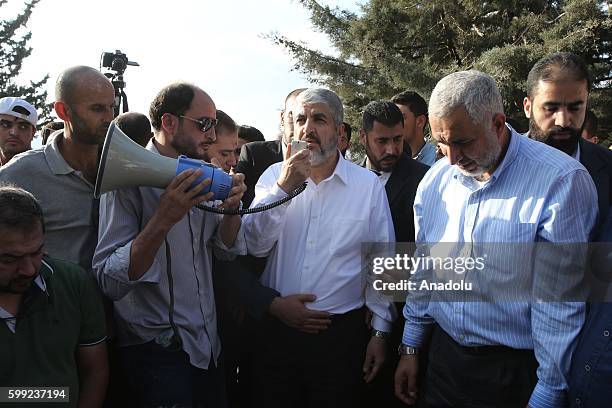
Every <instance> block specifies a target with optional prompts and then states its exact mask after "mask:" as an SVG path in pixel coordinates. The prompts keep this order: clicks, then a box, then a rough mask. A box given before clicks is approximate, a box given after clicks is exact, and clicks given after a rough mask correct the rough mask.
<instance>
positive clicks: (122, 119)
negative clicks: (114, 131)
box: [115, 112, 151, 146]
mask: <svg viewBox="0 0 612 408" xmlns="http://www.w3.org/2000/svg"><path fill="white" fill-rule="evenodd" d="M115 123H116V124H117V126H118V127H119V129H121V130H122V131H123V133H125V134H126V135H127V136H128V137H129V138H130V139H132V140H133V141H135V142H136V143H138V144H139V145H141V146H146V145H147V143H148V142H149V139H150V138H151V122H150V121H149V118H147V117H146V115H143V114H142V113H138V112H125V113H122V114H121V115H119V116H117V117H116V118H115Z"/></svg>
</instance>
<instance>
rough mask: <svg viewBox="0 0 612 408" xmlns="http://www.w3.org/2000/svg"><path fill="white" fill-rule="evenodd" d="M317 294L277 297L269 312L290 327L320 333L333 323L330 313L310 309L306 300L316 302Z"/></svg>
mask: <svg viewBox="0 0 612 408" xmlns="http://www.w3.org/2000/svg"><path fill="white" fill-rule="evenodd" d="M315 299H316V296H315V295H309V294H298V295H290V296H286V297H276V298H274V300H273V301H272V303H271V304H270V308H269V312H270V314H271V315H272V316H274V317H276V318H277V319H279V320H280V321H282V322H283V323H285V324H286V325H287V326H289V327H293V328H294V329H298V330H300V331H302V332H305V333H313V334H314V333H318V332H319V331H321V330H325V329H327V327H328V326H329V325H330V324H331V320H330V318H329V313H327V312H320V311H317V310H310V309H307V308H306V306H304V303H306V302H314V300H315Z"/></svg>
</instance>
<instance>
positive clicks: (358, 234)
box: [330, 217, 367, 255]
mask: <svg viewBox="0 0 612 408" xmlns="http://www.w3.org/2000/svg"><path fill="white" fill-rule="evenodd" d="M331 228H332V234H331V236H332V239H331V243H330V251H331V253H332V254H334V255H342V254H346V253H351V252H353V253H355V254H356V255H357V254H358V253H359V251H360V250H361V243H362V242H365V241H364V240H365V239H366V237H367V234H366V233H367V230H366V228H367V224H366V220H363V219H357V218H347V217H337V218H335V219H334V220H333V221H332V223H331Z"/></svg>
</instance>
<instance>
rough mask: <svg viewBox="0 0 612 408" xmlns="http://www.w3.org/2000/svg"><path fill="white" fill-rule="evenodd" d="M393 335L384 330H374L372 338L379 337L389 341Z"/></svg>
mask: <svg viewBox="0 0 612 408" xmlns="http://www.w3.org/2000/svg"><path fill="white" fill-rule="evenodd" d="M390 335H391V334H390V333H387V332H384V331H382V330H376V329H372V337H378V338H379V339H383V340H388V339H389V336H390Z"/></svg>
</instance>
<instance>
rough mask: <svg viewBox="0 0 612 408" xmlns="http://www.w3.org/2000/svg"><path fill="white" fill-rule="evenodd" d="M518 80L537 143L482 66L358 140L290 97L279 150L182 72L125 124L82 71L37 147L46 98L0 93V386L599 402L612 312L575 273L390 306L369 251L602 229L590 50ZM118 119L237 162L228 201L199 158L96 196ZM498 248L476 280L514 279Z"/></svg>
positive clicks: (339, 121)
mask: <svg viewBox="0 0 612 408" xmlns="http://www.w3.org/2000/svg"><path fill="white" fill-rule="evenodd" d="M526 89H527V94H526V96H525V99H524V111H525V115H526V116H527V117H528V118H529V124H530V126H529V132H528V133H527V134H520V133H518V132H517V131H516V130H515V129H514V128H513V127H512V126H510V125H509V124H508V123H507V120H506V116H505V115H504V109H503V103H502V97H501V94H500V92H499V89H498V86H497V84H496V83H495V81H494V80H493V78H491V77H490V76H489V75H487V74H484V73H482V72H479V71H475V70H470V71H461V72H455V73H452V74H450V75H448V76H446V77H444V78H442V79H441V80H440V81H439V82H438V84H437V85H436V86H435V88H434V89H433V91H432V93H431V97H430V99H429V104H427V103H426V102H425V100H424V99H423V98H422V97H421V96H420V95H418V94H417V93H415V92H412V91H405V92H401V93H399V94H398V95H395V96H393V97H392V98H390V100H381V101H372V102H370V103H368V104H367V106H365V107H364V108H363V113H362V120H361V123H360V126H359V129H358V130H355V132H354V133H355V134H356V135H358V137H355V138H353V139H351V133H352V131H353V129H352V128H351V126H350V125H349V124H348V123H346V122H345V121H344V108H343V104H342V101H341V100H340V98H339V97H338V95H337V94H335V93H334V92H332V91H330V90H327V89H322V88H300V89H296V90H293V91H291V92H290V93H289V94H288V95H287V97H286V98H285V101H284V108H283V110H282V112H281V117H280V129H281V132H280V135H279V137H278V139H277V140H274V141H265V140H264V137H263V135H262V134H261V132H259V131H258V130H257V129H256V128H254V127H251V126H239V125H237V124H236V122H235V121H234V120H233V119H232V118H231V116H230V115H228V113H226V112H224V111H222V110H219V109H218V108H217V106H216V105H215V103H214V101H213V99H212V98H211V97H210V96H209V95H208V94H207V93H206V92H205V91H204V90H202V89H201V88H199V87H198V86H196V85H194V84H190V83H183V82H178V83H173V84H170V85H168V86H166V87H165V88H163V89H162V90H160V91H159V93H158V94H157V96H156V97H155V99H154V100H153V101H152V103H151V106H150V110H149V114H148V117H147V116H146V115H143V114H139V113H135V112H129V113H125V114H122V115H120V116H118V117H117V118H114V111H113V107H114V102H115V101H114V89H113V85H112V84H111V82H110V81H109V80H108V79H107V78H106V77H105V76H104V75H103V74H101V73H100V72H98V71H97V70H95V69H93V68H90V67H85V66H77V67H72V68H69V69H66V70H65V71H64V72H62V73H61V74H60V75H59V77H58V80H57V84H56V88H55V103H54V109H55V112H56V114H57V116H58V117H59V118H60V119H61V121H62V123H60V124H59V126H57V125H53V127H52V128H51V127H49V129H50V130H49V131H48V132H45V133H46V140H45V142H46V143H45V144H44V145H43V146H42V147H41V148H38V149H34V150H31V142H32V139H33V137H34V135H35V134H36V126H37V122H38V116H37V111H36V108H35V107H33V106H32V105H30V104H29V103H28V102H27V101H25V100H23V99H21V98H19V97H17V96H12V97H6V98H2V99H0V165H1V167H0V317H1V318H2V322H0V362H1V364H0V386H3V387H4V386H6V387H43V386H44V387H69V392H70V401H69V402H67V404H66V405H65V406H75V407H76V406H78V407H101V406H106V407H122V406H126V407H355V406H372V405H374V406H382V407H393V406H398V407H399V406H406V405H415V404H416V405H417V406H419V407H525V406H529V407H533V408H540V407H568V406H572V407H604V406H608V405H609V401H610V400H611V399H612V348H611V346H612V343H611V342H610V332H612V307H611V306H610V305H611V304H610V303H606V302H587V301H586V300H587V296H584V297H583V298H580V299H576V298H572V299H567V298H565V297H564V296H563V295H564V293H565V292H564V290H566V289H568V287H567V286H568V285H570V282H576V281H581V279H582V275H581V274H583V273H584V271H583V270H582V269H581V268H578V269H576V270H572V278H571V279H568V280H567V281H568V282H565V283H564V284H561V285H553V286H555V287H547V288H546V291H547V292H549V293H552V297H553V300H554V301H551V299H548V300H547V301H542V300H541V299H536V298H535V297H534V298H532V299H527V300H522V299H517V300H513V301H509V302H503V301H497V300H496V299H489V301H465V300H464V299H454V300H452V301H450V300H447V299H444V298H438V297H436V295H433V294H428V295H427V297H426V300H424V299H423V297H422V296H423V295H422V294H421V295H417V294H415V293H412V292H409V293H408V296H407V298H406V299H405V301H402V302H398V301H397V299H393V298H391V297H389V296H386V295H385V293H382V292H380V291H377V290H375V288H374V286H373V285H372V280H373V279H374V278H375V276H374V273H373V271H372V270H371V269H369V268H368V267H367V265H364V264H363V259H364V258H363V257H362V256H363V255H364V253H365V254H367V253H369V251H373V250H374V249H373V248H374V247H375V246H376V244H377V243H378V244H381V243H394V242H415V243H416V244H417V245H419V244H425V243H456V244H483V243H504V244H507V245H509V244H539V243H552V244H563V245H573V244H582V243H588V242H610V241H612V211H610V206H611V205H612V152H611V151H609V150H607V149H604V148H602V147H601V146H599V145H597V142H598V140H597V136H596V132H597V118H596V117H595V116H594V115H593V113H592V112H590V111H588V109H587V108H588V103H589V93H590V90H591V80H590V76H589V72H588V69H587V67H586V65H585V63H584V62H583V61H582V60H581V59H580V58H579V57H578V56H576V55H574V54H570V53H556V54H551V55H548V56H546V57H544V58H542V59H541V60H539V61H538V62H537V63H536V64H535V65H534V66H533V68H532V69H531V71H530V73H529V75H528V77H527V78H526ZM113 120H114V121H115V123H116V125H117V126H118V127H119V128H120V129H121V130H122V131H123V132H124V133H125V134H126V135H127V136H129V137H130V138H131V139H132V140H134V142H136V143H138V144H139V145H141V146H142V148H144V149H146V150H148V151H149V152H152V153H154V154H159V155H162V156H165V157H169V158H173V159H175V158H177V157H178V156H179V155H185V156H188V157H190V158H195V159H200V160H204V161H207V162H211V163H212V164H214V165H215V166H217V167H219V168H221V169H223V170H224V171H226V172H227V173H229V174H230V176H231V180H232V187H231V191H230V192H229V195H228V197H227V198H226V199H225V200H224V201H223V202H222V203H221V204H220V207H221V208H223V209H225V210H227V214H217V213H212V212H205V211H202V210H201V209H199V208H197V207H196V205H197V204H207V205H213V204H217V205H219V203H218V202H215V197H214V195H213V193H206V194H204V193H202V192H203V191H206V190H205V189H206V187H207V186H208V185H209V184H210V183H211V180H210V179H203V180H202V178H201V177H200V176H201V175H202V171H201V170H195V169H190V170H186V171H184V172H182V173H180V174H177V175H176V176H175V177H174V179H173V180H172V181H171V182H170V183H169V184H168V186H167V187H166V188H165V189H160V188H153V187H147V186H138V185H136V186H133V187H125V188H120V189H117V190H113V191H109V192H107V193H105V194H103V195H102V196H101V197H100V199H99V200H98V199H95V198H94V185H95V181H96V175H97V169H98V165H99V160H100V158H99V157H100V155H99V151H100V148H101V145H102V144H103V142H104V139H105V136H106V133H107V130H108V128H109V126H110V124H111V122H112V121H113ZM428 125H429V129H430V134H431V140H428V139H427V138H426V136H425V135H426V129H427V126H428ZM151 127H152V129H153V130H151ZM296 140H299V141H304V142H306V143H307V148H306V149H303V150H299V151H292V150H293V149H295V146H296V145H295V144H292V141H296ZM357 140H358V142H359V143H361V144H362V145H363V147H364V149H365V153H366V155H365V157H364V159H363V161H361V162H360V163H353V162H352V161H350V160H349V159H348V158H347V157H350V155H349V154H347V150H348V151H349V152H350V149H351V143H353V144H354V143H356V142H357ZM305 182H306V187H305V190H304V191H303V192H301V193H300V194H298V195H296V196H294V197H292V198H291V199H290V200H288V201H286V202H285V203H283V204H281V205H278V206H275V207H273V208H271V209H269V210H267V211H262V212H258V213H252V214H248V215H244V216H240V215H237V214H236V211H234V210H238V209H240V208H247V207H250V208H256V207H261V206H266V205H269V204H273V203H274V202H276V201H278V200H282V199H284V198H287V197H288V196H289V195H291V194H294V192H295V191H296V189H298V188H299V187H300V186H302V185H303V184H304V183H305ZM508 256H509V255H508ZM507 263H508V259H507V257H504V256H502V257H498V258H494V259H492V260H491V261H490V262H489V263H488V264H487V269H485V270H484V271H483V272H482V273H487V274H490V275H493V274H495V273H500V271H505V273H510V275H509V276H504V278H505V279H506V280H507V281H508V282H512V281H513V279H514V278H516V279H518V276H514V275H512V272H511V271H512V269H508V268H507V267H506V264H507ZM532 265H533V267H532V268H531V269H530V270H529V271H528V272H527V273H528V275H529V276H530V278H531V280H532V281H533V282H541V281H546V280H545V279H546V278H547V276H545V275H547V274H550V270H549V269H550V267H547V266H546V265H541V264H539V263H538V262H537V261H534V262H533V264H532ZM508 271H510V272H508ZM427 272H430V271H427V270H426V268H424V267H421V268H420V269H418V270H416V272H415V274H414V277H415V278H418V277H419V276H425V274H426V273H427ZM554 273H559V274H561V271H557V270H556V269H555V271H554ZM605 280H606V281H608V282H609V280H610V279H609V277H608V279H605ZM546 282H548V281H546ZM557 286H559V287H557ZM486 294H487V293H485V294H484V295H486ZM489 295H491V293H489ZM557 295H558V296H557ZM485 297H486V296H485ZM394 300H395V302H394Z"/></svg>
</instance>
